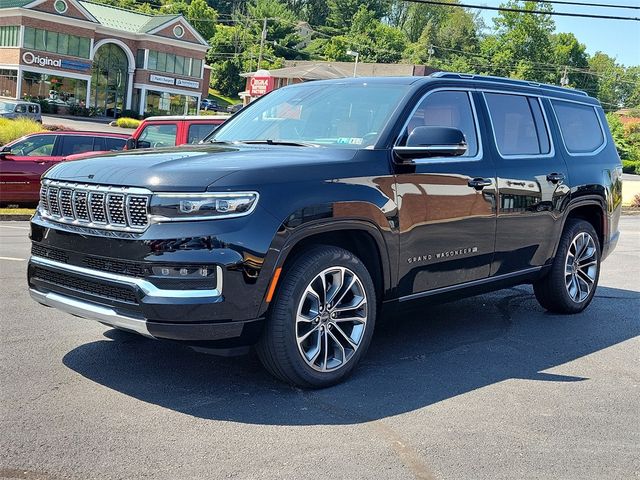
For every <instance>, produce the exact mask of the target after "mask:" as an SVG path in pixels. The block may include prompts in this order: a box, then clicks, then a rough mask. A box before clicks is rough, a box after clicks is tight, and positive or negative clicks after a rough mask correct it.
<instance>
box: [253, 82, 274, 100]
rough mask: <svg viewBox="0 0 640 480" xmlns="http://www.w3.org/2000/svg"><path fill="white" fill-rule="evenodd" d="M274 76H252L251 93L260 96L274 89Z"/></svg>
mask: <svg viewBox="0 0 640 480" xmlns="http://www.w3.org/2000/svg"><path fill="white" fill-rule="evenodd" d="M273 85H274V78H273V77H251V78H250V79H249V95H251V96H252V97H260V96H261V95H264V94H266V93H269V92H270V91H271V90H273Z"/></svg>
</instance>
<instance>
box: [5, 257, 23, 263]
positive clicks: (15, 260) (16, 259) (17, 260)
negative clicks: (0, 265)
mask: <svg viewBox="0 0 640 480" xmlns="http://www.w3.org/2000/svg"><path fill="white" fill-rule="evenodd" d="M0 260H11V261H12V262H24V261H25V260H26V258H16V257H0Z"/></svg>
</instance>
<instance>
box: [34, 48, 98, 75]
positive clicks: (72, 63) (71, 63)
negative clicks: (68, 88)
mask: <svg viewBox="0 0 640 480" xmlns="http://www.w3.org/2000/svg"><path fill="white" fill-rule="evenodd" d="M22 61H23V62H24V63H25V64H26V65H37V66H39V67H53V68H65V69H67V70H79V71H84V70H90V69H91V64H90V63H88V62H81V61H78V60H69V59H66V58H51V57H48V56H46V55H38V54H36V53H33V52H24V53H23V54H22Z"/></svg>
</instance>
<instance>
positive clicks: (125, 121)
mask: <svg viewBox="0 0 640 480" xmlns="http://www.w3.org/2000/svg"><path fill="white" fill-rule="evenodd" d="M138 125H140V120H136V119H135V118H129V117H120V118H119V119H117V120H116V127H120V128H138Z"/></svg>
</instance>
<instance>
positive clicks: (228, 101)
mask: <svg viewBox="0 0 640 480" xmlns="http://www.w3.org/2000/svg"><path fill="white" fill-rule="evenodd" d="M209 98H210V99H212V100H216V101H217V102H218V104H219V105H220V106H221V107H222V108H227V105H234V104H236V103H242V100H240V98H239V97H238V98H232V97H226V96H224V95H222V94H221V93H220V92H218V91H217V90H214V89H213V88H210V89H209Z"/></svg>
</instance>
